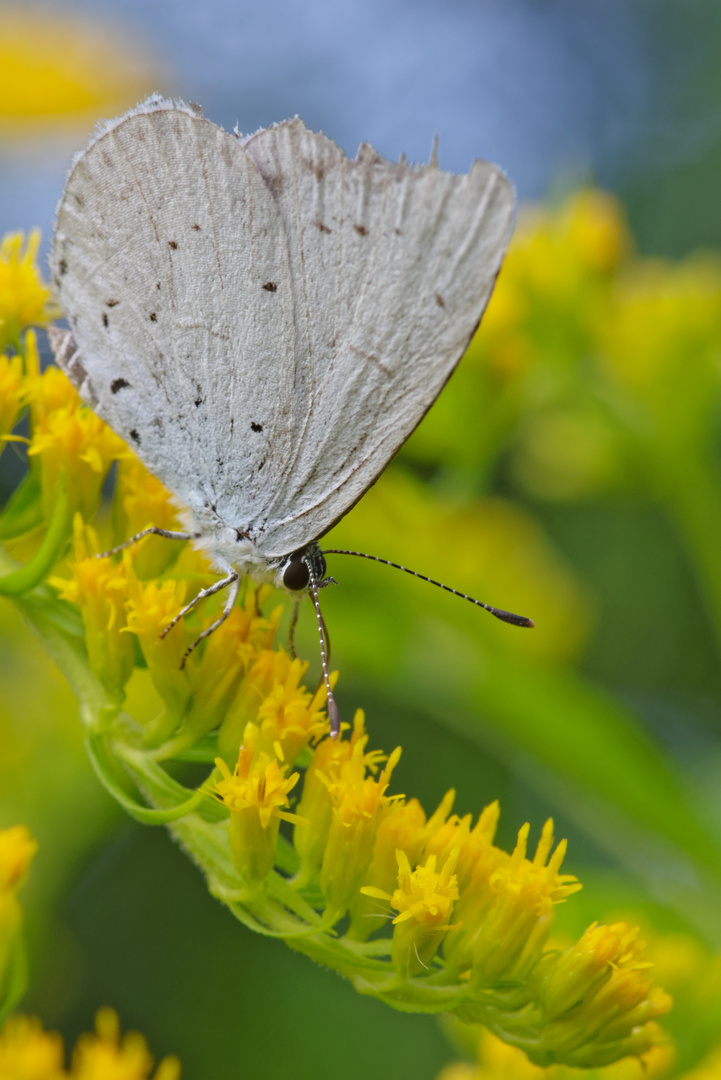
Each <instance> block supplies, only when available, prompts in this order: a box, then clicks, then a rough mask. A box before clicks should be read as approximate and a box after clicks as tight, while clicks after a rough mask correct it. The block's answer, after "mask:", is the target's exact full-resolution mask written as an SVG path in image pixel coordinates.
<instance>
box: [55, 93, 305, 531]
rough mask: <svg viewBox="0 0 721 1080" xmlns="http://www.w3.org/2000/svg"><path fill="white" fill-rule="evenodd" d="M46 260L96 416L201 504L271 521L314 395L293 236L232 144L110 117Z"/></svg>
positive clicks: (203, 127)
mask: <svg viewBox="0 0 721 1080" xmlns="http://www.w3.org/2000/svg"><path fill="white" fill-rule="evenodd" d="M52 263H53V273H54V278H55V281H56V284H57V288H58V292H59V296H60V300H61V303H62V306H63V309H64V311H65V312H66V313H67V315H68V318H69V320H70V323H71V326H72V328H73V332H74V336H75V339H76V341H77V343H78V345H79V347H80V350H81V362H82V366H83V368H84V369H85V371H87V373H88V376H89V383H90V387H91V404H93V407H94V408H95V410H96V412H98V414H99V415H100V416H101V417H102V418H103V419H104V420H105V421H106V422H107V423H108V424H109V425H110V426H111V427H112V428H113V429H114V430H115V431H116V432H118V434H120V435H121V436H122V437H123V438H124V439H125V440H126V441H127V442H128V444H129V445H130V446H131V447H132V448H133V449H134V450H135V451H136V452H137V454H138V455H139V456H140V457H141V459H142V460H143V461H144V462H145V464H146V465H147V466H148V468H149V469H150V470H151V471H152V472H153V473H155V474H156V475H157V476H158V477H159V478H160V479H161V480H162V481H163V482H164V483H165V484H166V485H167V486H168V487H169V488H170V489H171V490H172V491H173V492H174V493H175V494H176V495H178V496H179V497H180V498H181V499H182V500H183V502H185V503H186V504H187V505H188V506H190V507H191V508H192V509H194V510H196V511H197V510H199V509H201V508H202V507H203V505H211V506H215V507H217V512H218V514H219V515H220V516H221V517H222V518H223V519H224V520H226V521H228V522H229V523H230V524H232V525H233V526H237V527H239V528H241V529H249V528H253V526H255V525H256V524H257V523H258V522H259V521H260V520H265V519H266V518H267V513H268V506H269V503H270V502H271V500H272V498H273V495H274V492H275V490H276V489H277V486H278V485H279V484H280V483H281V482H282V468H283V467H284V465H285V462H286V461H287V458H288V456H289V454H290V450H291V437H292V433H293V417H294V412H295V410H296V409H298V408H299V407H300V408H302V409H303V410H304V411H307V404H306V403H304V402H303V400H302V394H301V393H299V392H298V388H297V387H296V385H295V358H294V355H295V354H294V339H295V330H294V326H293V297H292V290H291V284H290V283H291V276H290V268H289V256H288V249H287V243H286V239H285V232H284V229H283V225H282V222H281V221H280V218H279V215H278V212H277V209H276V206H275V203H274V201H273V198H272V196H271V194H270V192H269V191H268V188H267V186H266V185H265V183H264V182H263V180H262V179H261V177H260V175H259V174H258V172H257V170H256V168H255V166H254V165H253V163H252V161H250V159H249V158H248V155H247V154H246V152H245V151H244V150H243V148H242V146H241V145H240V144H239V143H238V141H237V139H235V138H233V136H231V135H228V134H226V133H225V132H223V131H221V129H220V128H218V127H216V126H215V125H214V124H211V123H209V122H208V121H206V120H203V119H202V118H199V117H198V116H195V115H193V114H192V113H191V112H190V110H185V109H179V108H165V107H158V108H154V109H147V108H146V109H142V108H141V110H140V111H138V112H136V113H135V114H133V115H130V116H129V117H127V118H126V119H124V120H122V121H120V123H118V124H117V125H116V126H114V127H111V129H110V130H109V131H108V132H107V133H105V134H104V135H101V136H100V137H99V138H98V139H97V140H96V141H95V142H94V143H92V144H91V146H90V147H89V149H88V150H87V151H85V153H84V154H82V155H81V156H80V157H79V159H78V160H77V162H76V164H75V166H74V168H73V170H72V173H71V175H70V178H69V180H68V184H67V187H66V190H65V193H64V196H63V199H62V202H61V204H60V208H59V211H58V222H57V228H56V235H55V245H54V251H53V256H52ZM86 388H87V387H86ZM93 399H94V400H93ZM231 519H232V520H231Z"/></svg>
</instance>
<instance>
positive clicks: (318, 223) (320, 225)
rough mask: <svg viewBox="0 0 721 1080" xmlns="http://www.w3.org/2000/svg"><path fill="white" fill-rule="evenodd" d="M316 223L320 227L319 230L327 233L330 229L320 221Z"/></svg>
mask: <svg viewBox="0 0 721 1080" xmlns="http://www.w3.org/2000/svg"><path fill="white" fill-rule="evenodd" d="M316 225H317V226H318V228H319V229H320V231H321V232H327V233H329V232H330V229H329V228H328V226H327V225H324V224H323V222H322V221H317V222H316Z"/></svg>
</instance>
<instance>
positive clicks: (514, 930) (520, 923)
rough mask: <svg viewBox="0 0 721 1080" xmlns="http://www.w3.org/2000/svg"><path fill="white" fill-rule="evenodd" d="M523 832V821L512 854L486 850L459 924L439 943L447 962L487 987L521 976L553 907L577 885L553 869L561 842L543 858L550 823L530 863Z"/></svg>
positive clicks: (533, 959) (535, 954)
mask: <svg viewBox="0 0 721 1080" xmlns="http://www.w3.org/2000/svg"><path fill="white" fill-rule="evenodd" d="M528 832H529V826H528V825H525V826H524V827H523V828H522V829H521V830H520V831H519V834H518V842H517V844H516V847H515V850H514V852H513V854H512V855H510V856H509V855H506V853H505V852H500V851H499V852H498V855H495V852H493V853H490V854H491V858H490V860H485V859H483V858H481V872H480V874H477V875H476V877H475V881H474V882H473V884H474V888H472V889H471V888H469V889H468V890H466V892H465V894H464V899H465V900H466V903H465V904H464V905H463V909H462V910H463V928H462V930H461V932H460V933H459V934H457V935H454V937H453V938H449V939H448V941H447V942H446V945H445V946H444V949H445V953H446V956H447V958H448V960H449V961H450V962H452V963H453V964H454V965H455V966H456V967H458V968H459V969H462V968H464V967H466V966H468V967H470V968H471V979H472V981H473V982H474V983H475V984H477V985H479V986H489V985H492V984H493V983H494V982H495V981H496V980H497V979H498V978H500V977H501V975H502V976H503V978H525V977H526V976H527V975H528V974H529V972H530V971H531V970H532V968H533V967H534V965H535V964H536V963H537V962H538V960H539V959H540V957H541V954H542V951H543V947H544V945H545V943H546V940H547V937H548V933H549V931H550V928H551V921H552V911H553V905H554V904H556V903H558V902H559V901H561V900H563V899H565V897H566V896H568V895H570V894H571V893H573V892H576V891H577V890H578V889H579V888H580V885H579V884H578V882H577V881H576V878H575V877H573V876H572V875H570V874H559V872H558V871H559V869H560V866H561V862H562V861H563V856H564V855H565V852H566V842H565V841H561V843H560V844H559V845H558V847H557V848H556V850H555V852H554V853H553V855H552V856H551V857H550V859H549V855H550V852H551V847H552V846H553V822H552V821H550V820H549V821H547V822H546V824H545V826H544V828H543V831H542V833H541V838H540V840H539V842H538V847H537V849H536V854H535V856H534V858H533V860H532V861H530V860H529V859H527V858H526V845H527V842H528ZM495 850H496V851H497V850H498V849H495ZM481 854H482V849H481ZM496 860H497V861H496ZM546 860H548V863H547V862H546ZM494 861H496V866H495V868H493V862H494ZM488 871H490V876H489V877H488V879H487V884H486V885H485V887H483V886H484V884H485V883H484V881H483V879H484V878H485V874H486V873H487V872H488ZM471 876H472V877H473V873H472V871H471Z"/></svg>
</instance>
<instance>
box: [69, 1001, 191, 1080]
mask: <svg viewBox="0 0 721 1080" xmlns="http://www.w3.org/2000/svg"><path fill="white" fill-rule="evenodd" d="M152 1067H153V1056H152V1054H151V1053H150V1051H149V1050H148V1045H147V1043H146V1041H145V1039H144V1038H143V1036H142V1035H141V1034H140V1033H139V1032H137V1031H130V1032H128V1033H127V1034H126V1035H124V1036H123V1037H122V1039H121V1037H120V1023H119V1021H118V1016H117V1013H116V1012H115V1011H114V1010H113V1009H99V1010H98V1013H97V1015H96V1018H95V1032H94V1033H89V1034H87V1035H81V1036H80V1038H79V1039H78V1042H77V1045H76V1047H75V1050H74V1051H73V1065H72V1074H71V1075H72V1077H73V1080H148V1078H149V1077H150V1072H151V1069H152ZM179 1076H180V1062H179V1061H178V1060H177V1058H173V1057H167V1058H164V1059H163V1060H162V1061H161V1062H160V1064H159V1066H158V1068H157V1070H156V1072H155V1074H154V1076H153V1080H178V1077H179Z"/></svg>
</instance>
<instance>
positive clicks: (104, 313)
mask: <svg viewBox="0 0 721 1080" xmlns="http://www.w3.org/2000/svg"><path fill="white" fill-rule="evenodd" d="M103 326H104V327H105V329H106V330H107V328H108V313H107V311H104V312H103Z"/></svg>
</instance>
